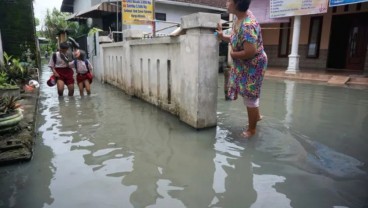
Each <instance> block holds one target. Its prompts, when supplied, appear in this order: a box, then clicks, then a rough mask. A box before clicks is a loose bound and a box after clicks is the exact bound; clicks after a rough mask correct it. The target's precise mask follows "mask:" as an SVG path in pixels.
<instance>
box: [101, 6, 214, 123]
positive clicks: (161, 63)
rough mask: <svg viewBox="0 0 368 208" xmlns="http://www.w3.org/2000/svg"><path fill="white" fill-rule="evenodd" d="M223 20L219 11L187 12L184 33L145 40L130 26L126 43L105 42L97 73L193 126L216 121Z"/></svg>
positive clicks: (127, 91) (183, 21)
mask: <svg viewBox="0 0 368 208" xmlns="http://www.w3.org/2000/svg"><path fill="white" fill-rule="evenodd" d="M219 21H220V15H216V14H207V13H197V14H192V15H188V16H184V17H183V18H182V20H181V25H182V28H183V29H184V30H185V31H186V34H185V35H181V36H179V37H164V38H154V39H141V37H143V32H142V31H135V30H125V31H124V38H126V39H125V40H124V41H123V42H119V43H109V44H102V45H101V48H100V55H99V57H100V63H99V64H100V67H98V68H97V69H96V72H95V73H96V77H98V78H100V79H101V80H102V81H103V82H107V83H110V84H112V85H115V86H117V87H119V88H121V89H122V90H123V91H125V92H126V93H128V94H130V95H132V96H137V97H139V98H141V99H143V100H145V101H147V102H149V103H152V104H154V105H156V106H159V107H160V108H162V109H164V110H167V111H169V112H171V113H172V114H174V115H177V116H179V118H180V120H182V121H184V122H185V123H187V124H189V125H190V126H192V127H194V128H197V129H200V128H206V127H212V126H216V124H217V120H216V117H217V116H216V111H217V76H218V59H219V55H218V54H219V45H218V41H217V39H216V37H215V36H214V35H213V31H214V29H215V28H216V25H217V23H218V22H219ZM97 71H98V72H97Z"/></svg>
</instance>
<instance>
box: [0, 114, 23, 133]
mask: <svg viewBox="0 0 368 208" xmlns="http://www.w3.org/2000/svg"><path fill="white" fill-rule="evenodd" d="M22 119H23V113H22V111H20V110H16V111H15V112H12V113H9V114H4V115H0V133H2V132H6V131H11V130H14V129H15V128H16V127H17V126H18V124H19V122H20V121H21V120H22Z"/></svg>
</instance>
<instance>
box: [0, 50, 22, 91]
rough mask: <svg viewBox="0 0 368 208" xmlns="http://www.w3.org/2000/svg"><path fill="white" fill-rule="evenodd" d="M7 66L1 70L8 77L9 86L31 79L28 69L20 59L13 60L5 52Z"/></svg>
mask: <svg viewBox="0 0 368 208" xmlns="http://www.w3.org/2000/svg"><path fill="white" fill-rule="evenodd" d="M4 61H5V63H6V64H5V66H4V67H3V68H2V69H1V70H0V71H2V72H5V73H6V75H7V83H8V84H16V83H17V82H18V81H21V80H25V79H26V78H28V77H29V74H28V69H27V67H26V66H23V65H24V64H23V63H22V62H20V60H19V59H18V58H13V56H9V55H8V54H7V53H6V52H4Z"/></svg>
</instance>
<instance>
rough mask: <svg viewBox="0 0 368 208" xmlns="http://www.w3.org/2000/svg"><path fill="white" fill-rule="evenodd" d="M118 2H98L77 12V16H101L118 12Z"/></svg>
mask: <svg viewBox="0 0 368 208" xmlns="http://www.w3.org/2000/svg"><path fill="white" fill-rule="evenodd" d="M116 4H117V2H103V3H100V4H96V5H94V6H92V7H90V8H88V9H85V10H82V11H80V12H78V13H76V15H75V17H79V18H80V17H84V18H88V17H91V18H100V17H103V16H105V15H108V14H111V13H116V12H117V10H118V6H117V5H116Z"/></svg>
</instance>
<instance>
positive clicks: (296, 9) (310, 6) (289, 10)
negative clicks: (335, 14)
mask: <svg viewBox="0 0 368 208" xmlns="http://www.w3.org/2000/svg"><path fill="white" fill-rule="evenodd" d="M327 8H328V0H270V18H279V17H291V16H300V15H309V14H321V13H326V12H327Z"/></svg>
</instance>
